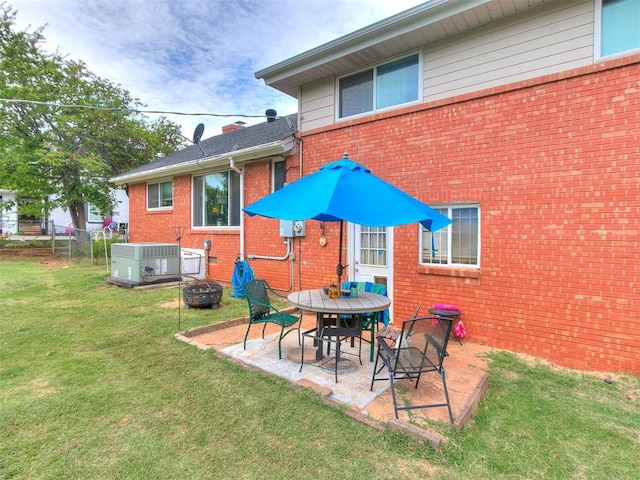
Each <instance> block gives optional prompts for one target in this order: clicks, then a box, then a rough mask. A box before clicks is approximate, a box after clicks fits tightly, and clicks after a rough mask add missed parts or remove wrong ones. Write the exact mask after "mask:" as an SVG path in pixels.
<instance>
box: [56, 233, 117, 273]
mask: <svg viewBox="0 0 640 480" xmlns="http://www.w3.org/2000/svg"><path fill="white" fill-rule="evenodd" d="M50 231H51V232H53V233H52V235H51V248H52V253H53V255H55V256H59V257H67V258H69V259H86V260H89V261H90V262H91V264H92V265H105V266H106V268H107V270H109V267H110V260H109V255H110V254H111V244H112V243H123V242H127V232H126V230H120V229H118V227H117V225H116V224H111V225H109V226H106V227H104V228H96V229H92V230H82V229H79V228H74V227H73V226H72V225H69V224H67V225H54V224H52V225H51V230H50Z"/></svg>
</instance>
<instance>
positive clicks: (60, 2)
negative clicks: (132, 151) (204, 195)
mask: <svg viewBox="0 0 640 480" xmlns="http://www.w3.org/2000/svg"><path fill="white" fill-rule="evenodd" d="M419 3H421V2H420V1H419V0H394V1H393V2H390V1H388V0H334V1H328V0H225V1H222V0H208V1H195V0H146V1H143V0H83V1H77V0H55V1H53V0H52V1H42V0H13V1H11V0H10V4H11V5H12V6H13V7H14V8H15V9H17V10H18V15H17V26H18V28H20V29H26V28H27V26H28V25H31V29H34V28H37V27H41V26H43V25H45V24H47V26H46V27H45V29H44V32H43V33H44V36H45V39H46V45H47V48H49V49H50V50H55V49H58V50H59V52H60V53H63V54H68V56H69V58H71V59H74V60H82V61H83V62H85V63H86V65H87V67H88V68H89V69H90V70H91V71H92V72H94V73H95V74H96V75H98V76H100V77H102V78H106V79H108V80H110V81H112V82H114V83H116V84H120V85H122V87H123V88H125V89H126V90H128V91H129V92H130V93H131V94H132V95H133V96H134V97H136V98H139V99H140V100H141V101H142V102H143V103H144V104H146V105H147V106H148V108H149V109H150V110H163V111H180V112H198V113H217V114H245V115H262V114H263V113H264V111H265V110H266V109H267V108H275V109H276V110H278V113H280V114H288V113H294V112H295V111H296V101H295V99H292V98H290V97H288V96H286V95H284V94H281V93H280V92H277V91H276V90H274V89H271V88H269V87H266V86H265V85H264V84H263V82H262V81H261V80H257V79H256V78H255V77H254V73H255V72H256V71H257V70H260V69H262V68H265V67H268V66H270V65H273V64H275V63H278V62H280V61H283V60H285V59H287V58H290V57H292V56H295V55H297V54H299V53H302V52H304V51H306V50H309V49H311V48H315V47H317V46H319V45H322V44H324V43H326V42H328V41H331V40H333V39H336V38H338V37H340V36H342V35H346V34H348V33H350V32H352V31H354V30H357V29H359V28H362V27H365V26H367V25H370V24H372V23H375V22H377V21H379V20H382V19H384V18H387V17H389V16H391V15H394V14H396V13H399V12H401V11H404V10H406V9H408V8H411V7H413V6H415V5H417V4H419ZM168 117H169V118H170V119H171V120H173V121H175V122H176V123H178V124H180V125H181V126H182V127H183V132H184V133H185V135H187V136H190V132H192V131H193V129H194V128H195V126H196V125H197V124H198V123H200V122H202V123H205V125H206V130H205V137H209V136H212V135H216V134H218V133H220V127H221V126H222V125H226V124H228V123H232V122H234V121H236V120H244V121H247V122H248V123H255V122H257V121H262V120H261V119H242V118H241V117H230V118H214V117H200V116H198V117H195V116H194V117H190V116H175V115H168Z"/></svg>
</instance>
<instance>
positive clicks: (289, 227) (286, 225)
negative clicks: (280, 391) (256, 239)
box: [280, 220, 306, 238]
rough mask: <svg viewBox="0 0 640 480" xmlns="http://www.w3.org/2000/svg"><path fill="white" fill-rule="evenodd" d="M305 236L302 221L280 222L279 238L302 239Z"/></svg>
mask: <svg viewBox="0 0 640 480" xmlns="http://www.w3.org/2000/svg"><path fill="white" fill-rule="evenodd" d="M305 235H306V229H305V225H304V220H280V236H281V237H286V238H291V237H304V236H305Z"/></svg>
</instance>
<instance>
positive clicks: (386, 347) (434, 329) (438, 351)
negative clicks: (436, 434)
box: [371, 316, 453, 423]
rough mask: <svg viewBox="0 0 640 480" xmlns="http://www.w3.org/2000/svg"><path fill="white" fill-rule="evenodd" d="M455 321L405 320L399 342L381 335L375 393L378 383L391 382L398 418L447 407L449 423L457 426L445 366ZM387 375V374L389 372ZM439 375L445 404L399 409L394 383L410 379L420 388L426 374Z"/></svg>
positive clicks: (373, 377) (397, 331)
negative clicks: (409, 412) (404, 412)
mask: <svg viewBox="0 0 640 480" xmlns="http://www.w3.org/2000/svg"><path fill="white" fill-rule="evenodd" d="M452 325H453V319H452V318H445V317H437V316H430V317H417V318H410V319H408V320H404V321H403V322H402V328H401V329H396V331H395V333H396V335H394V338H395V341H392V340H391V339H390V335H389V332H384V333H381V334H380V335H378V337H377V340H378V355H377V356H376V362H375V365H374V367H373V376H372V378H371V390H373V383H374V382H376V381H388V382H389V383H390V386H391V398H392V400H393V409H394V413H395V416H396V418H398V411H399V410H413V409H419V408H432V407H447V409H448V410H449V420H451V423H453V413H452V412H451V402H450V401H449V392H448V390H447V382H446V379H445V372H444V367H443V365H442V364H443V362H444V359H445V357H447V355H448V354H447V343H448V341H449V334H450V333H451V326H452ZM385 368H386V372H384V371H383V370H385ZM427 373H437V374H439V375H440V378H441V379H442V386H443V388H444V397H445V400H446V401H445V402H443V403H442V402H441V403H430V404H423V405H411V404H410V405H402V406H399V405H398V401H397V399H396V391H395V386H394V383H395V381H396V380H401V379H409V380H410V381H415V388H418V383H419V382H420V377H421V376H422V374H427Z"/></svg>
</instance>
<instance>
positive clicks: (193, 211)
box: [191, 170, 243, 230]
mask: <svg viewBox="0 0 640 480" xmlns="http://www.w3.org/2000/svg"><path fill="white" fill-rule="evenodd" d="M224 173H226V174H227V175H228V178H230V177H231V175H232V174H234V173H236V174H237V172H235V171H233V170H221V171H213V172H207V173H204V174H202V175H193V176H192V177H191V226H192V228H193V229H194V230H210V229H212V228H214V229H238V228H240V225H241V223H242V208H241V205H242V188H243V187H242V185H243V179H242V177H243V176H242V175H240V174H237V175H238V185H237V187H233V183H228V187H227V188H228V191H227V203H226V204H225V205H226V209H227V210H226V212H224V213H222V212H219V213H217V214H216V215H226V217H227V225H217V224H216V225H197V224H196V223H206V222H207V217H206V216H205V218H202V219H199V221H198V222H196V204H197V199H196V198H195V193H196V188H195V184H196V181H200V180H199V179H203V180H204V177H206V176H207V175H216V174H224ZM234 188H237V189H238V191H237V192H235V191H234ZM233 195H235V196H236V198H235V199H233V201H232V199H231V198H229V197H231V196H233ZM201 200H202V203H203V204H202V205H201V207H200V208H201V213H202V214H203V215H204V214H205V212H206V203H207V199H206V196H203V197H202V199H201ZM234 202H236V203H237V204H238V205H237V208H238V209H239V211H238V219H237V221H238V224H237V225H229V223H230V220H231V219H232V215H231V213H230V211H229V209H230V208H233V207H232V206H231V205H232V203H234Z"/></svg>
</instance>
